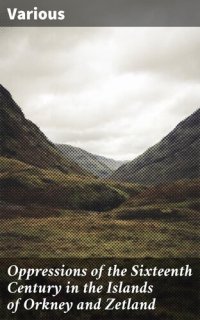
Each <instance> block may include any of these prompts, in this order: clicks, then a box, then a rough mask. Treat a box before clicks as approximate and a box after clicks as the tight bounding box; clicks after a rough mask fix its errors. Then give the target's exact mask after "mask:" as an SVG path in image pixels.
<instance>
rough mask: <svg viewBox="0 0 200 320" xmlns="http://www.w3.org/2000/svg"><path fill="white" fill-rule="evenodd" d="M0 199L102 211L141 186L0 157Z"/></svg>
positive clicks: (15, 202) (119, 201)
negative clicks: (120, 183)
mask: <svg viewBox="0 0 200 320" xmlns="http://www.w3.org/2000/svg"><path fill="white" fill-rule="evenodd" d="M0 167H1V169H0V185H1V197H2V200H4V201H6V202H9V203H13V204H19V205H24V204H26V205H28V204H33V203H35V204H37V205H46V206H50V207H54V208H62V209H82V210H95V211H105V210H110V209H112V208H115V207H117V206H118V205H120V204H121V203H122V202H124V201H125V200H127V199H128V198H129V197H130V196H131V195H133V194H138V193H139V192H141V190H142V186H138V185H134V184H122V185H119V184H117V183H114V182H108V181H100V180H99V179H96V178H93V177H91V176H77V175H74V174H66V173H63V172H61V171H59V170H56V169H40V168H36V167H34V166H31V165H27V164H25V163H23V162H20V161H17V160H14V159H8V158H3V157H0Z"/></svg>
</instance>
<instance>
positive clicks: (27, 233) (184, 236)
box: [0, 205, 200, 258]
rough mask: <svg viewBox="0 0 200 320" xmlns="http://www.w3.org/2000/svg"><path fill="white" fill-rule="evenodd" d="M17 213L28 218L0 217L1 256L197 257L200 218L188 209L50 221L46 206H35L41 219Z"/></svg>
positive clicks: (77, 214) (60, 215)
mask: <svg viewBox="0 0 200 320" xmlns="http://www.w3.org/2000/svg"><path fill="white" fill-rule="evenodd" d="M17 209H18V210H21V211H23V210H24V212H25V217H14V218H9V219H6V218H3V217H1V219H0V257H43V258H45V257H80V258H82V257H83V258H84V257H132V258H133V257H156V258H160V257H199V239H200V235H199V222H198V220H199V219H196V213H195V212H191V213H193V214H194V218H192V214H190V215H189V216H190V217H191V218H190V219H188V218H184V210H187V209H183V216H182V217H181V218H180V219H172V220H170V219H169V220H166V219H151V218H150V219H145V220H144V219H142V220H140V219H131V220H122V219H121V220H119V219H118V218H117V217H116V216H113V213H112V212H110V213H109V212H107V213H95V212H84V211H70V210H58V211H57V212H56V215H57V216H55V215H54V217H46V216H45V214H44V208H43V209H41V210H42V211H41V212H40V211H39V209H38V208H37V209H36V208H35V210H36V211H37V212H38V213H41V214H42V217H40V218H38V217H37V218H35V217H29V218H27V213H26V211H27V212H28V210H29V211H31V210H30V208H28V207H19V206H17V208H15V206H14V205H13V206H12V208H10V210H11V211H12V210H14V211H15V212H16V211H17ZM7 210H8V209H7ZM32 210H33V208H32ZM45 210H46V212H47V214H49V211H50V210H51V209H49V208H46V209H45ZM185 216H186V217H187V215H185Z"/></svg>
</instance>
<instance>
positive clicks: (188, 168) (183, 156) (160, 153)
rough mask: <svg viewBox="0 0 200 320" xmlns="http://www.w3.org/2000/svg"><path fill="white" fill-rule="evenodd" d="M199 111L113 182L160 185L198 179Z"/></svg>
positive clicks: (121, 171) (199, 174)
mask: <svg viewBox="0 0 200 320" xmlns="http://www.w3.org/2000/svg"><path fill="white" fill-rule="evenodd" d="M199 125H200V109H198V110H197V111H196V112H194V113H193V114H192V115H191V116H189V117H188V118H186V119H185V120H184V121H182V122H180V123H179V124H178V125H177V127H176V128H175V129H174V130H173V131H171V132H170V133H169V134H168V135H167V136H166V137H165V138H164V139H162V140H161V141H160V142H159V143H157V144H156V145H154V146H153V147H151V148H150V149H148V150H147V151H146V152H144V153H143V154H142V155H140V156H139V157H137V158H136V159H135V160H133V161H131V162H129V163H127V164H124V165H122V166H121V167H120V168H119V169H118V170H116V171H115V173H114V174H113V175H112V179H113V180H116V181H127V182H136V183H144V184H159V183H166V182H171V181H176V180H179V179H192V178H197V177H199V176H200V166H199V163H200V152H199V148H200V138H199V137H200V135H199V133H200V126H199Z"/></svg>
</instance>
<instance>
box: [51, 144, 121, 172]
mask: <svg viewBox="0 0 200 320" xmlns="http://www.w3.org/2000/svg"><path fill="white" fill-rule="evenodd" d="M56 147H57V148H58V150H59V151H61V152H62V154H63V155H64V156H65V158H66V159H69V160H71V161H74V162H76V163H77V164H78V165H79V166H80V167H81V168H83V169H84V170H86V171H88V172H90V173H92V174H93V175H95V176H97V177H101V178H105V177H107V176H110V175H111V174H112V173H113V171H115V170H117V169H118V168H119V167H120V166H121V165H122V164H123V163H124V161H116V160H113V159H109V158H106V157H103V156H98V155H95V154H92V153H90V152H87V151H85V150H83V149H81V148H77V147H73V146H70V145H66V144H56Z"/></svg>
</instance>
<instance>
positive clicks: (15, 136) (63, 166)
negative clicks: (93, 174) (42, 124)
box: [0, 85, 84, 174]
mask: <svg viewBox="0 0 200 320" xmlns="http://www.w3.org/2000/svg"><path fill="white" fill-rule="evenodd" d="M0 156H3V157H8V158H14V159H17V160H20V161H23V162H25V163H28V164H31V165H34V166H36V167H39V168H49V167H51V168H56V169H59V170H61V171H63V172H67V173H68V172H72V173H77V174H84V170H83V169H81V168H80V167H79V166H78V165H77V164H76V163H74V162H72V161H70V160H66V159H65V158H64V157H63V155H62V154H61V153H60V152H59V151H58V150H57V148H56V147H55V146H54V144H52V143H51V142H50V141H49V140H48V139H47V138H46V136H45V135H44V134H43V133H42V132H41V131H40V129H39V128H38V127H37V126H36V125H35V124H33V123H32V122H31V121H29V120H27V119H26V118H25V116H24V114H23V112H22V110H21V109H20V107H19V106H18V105H17V104H16V103H15V101H14V100H13V98H12V96H11V94H10V93H9V92H8V91H7V90H6V89H5V88H4V87H3V86H2V85H0Z"/></svg>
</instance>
